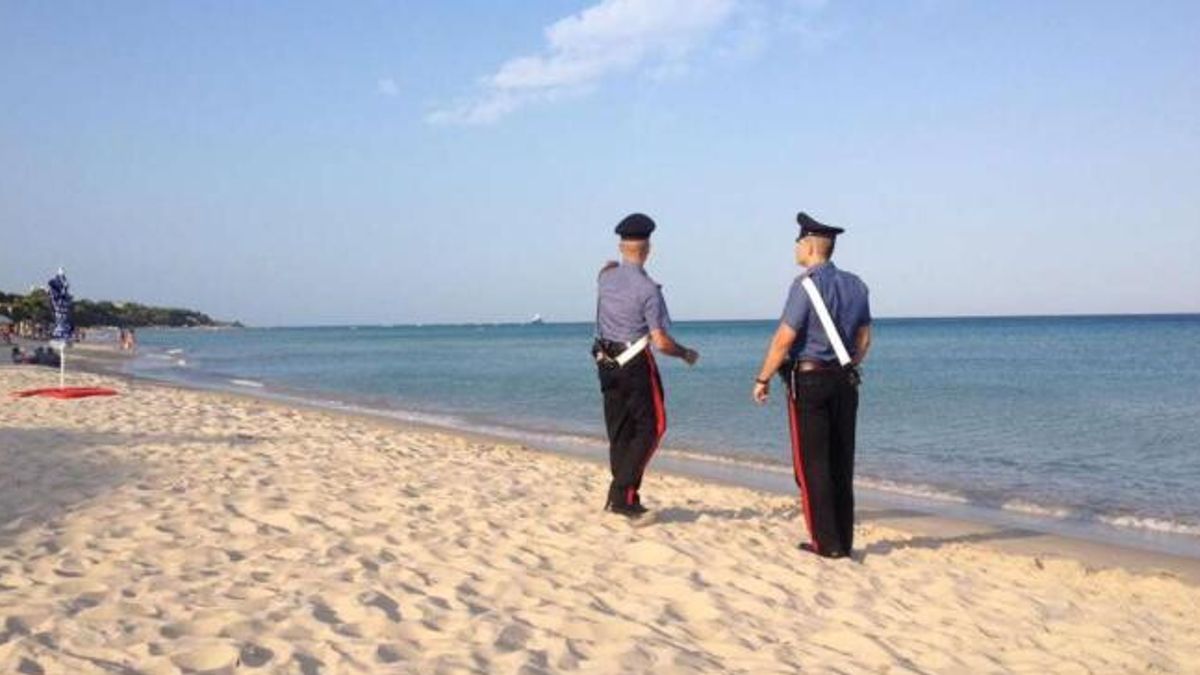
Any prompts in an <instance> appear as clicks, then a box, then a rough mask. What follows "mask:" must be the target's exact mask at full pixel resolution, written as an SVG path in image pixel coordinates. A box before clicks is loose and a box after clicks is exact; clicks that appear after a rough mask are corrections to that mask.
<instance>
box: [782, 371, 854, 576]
mask: <svg viewBox="0 0 1200 675" xmlns="http://www.w3.org/2000/svg"><path fill="white" fill-rule="evenodd" d="M788 389H789V393H790V394H791V395H790V396H789V397H788V422H789V426H790V429H791V436H792V469H793V472H794V473H795V477H796V485H797V486H799V488H800V498H801V500H802V501H803V503H804V517H805V521H806V524H807V525H808V533H809V537H810V538H811V540H812V546H813V548H814V549H815V550H816V551H817V553H820V554H822V555H831V554H848V553H849V552H850V548H851V546H853V545H854V432H855V424H856V421H857V417H858V387H857V386H855V385H854V384H853V383H852V382H851V380H850V377H849V376H848V375H847V374H846V373H845V372H843V371H842V370H840V369H837V368H832V369H828V370H815V371H810V372H796V373H794V374H792V377H791V381H790V382H789V383H788Z"/></svg>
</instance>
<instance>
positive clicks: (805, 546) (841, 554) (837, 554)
mask: <svg viewBox="0 0 1200 675" xmlns="http://www.w3.org/2000/svg"><path fill="white" fill-rule="evenodd" d="M799 549H800V550H801V551H805V552H807V553H811V554H813V555H819V556H821V557H822V558H829V559H831V560H833V559H837V558H845V557H846V556H848V555H850V554H849V553H847V552H845V551H830V552H829V553H822V552H820V551H818V550H817V549H816V548H815V547H814V546H813V545H812V544H810V543H808V542H807V541H802V542H800V546H799Z"/></svg>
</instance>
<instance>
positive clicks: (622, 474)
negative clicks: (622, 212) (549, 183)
mask: <svg viewBox="0 0 1200 675" xmlns="http://www.w3.org/2000/svg"><path fill="white" fill-rule="evenodd" d="M654 228H655V225H654V221H653V220H651V219H650V217H649V216H646V215H643V214H641V213H634V214H631V215H629V216H626V217H625V218H624V219H623V220H621V222H620V223H619V224H618V225H617V227H616V233H617V234H618V235H620V236H621V243H620V246H619V250H620V252H621V261H620V263H617V262H614V261H610V262H609V263H607V264H606V265H605V266H604V268H603V269H601V270H600V277H599V280H598V283H597V285H598V287H599V297H598V300H597V304H596V341H595V344H594V345H593V347H592V355H593V356H594V357H595V359H596V365H597V368H598V370H599V375H600V391H601V393H603V395H604V424H605V426H606V427H607V429H608V442H609V450H608V456H609V464H610V466H611V469H612V483H611V484H610V485H609V488H608V499H607V501H606V502H605V504H604V506H605V508H606V509H609V510H611V511H612V512H613V513H617V514H621V515H623V516H628V517H631V518H636V517H638V516H641V515H642V514H643V513H645V512H646V508H645V507H644V506H642V502H641V497H640V495H639V490H640V489H641V486H642V476H643V474H644V473H645V471H646V465H647V464H649V463H650V458H651V456H653V455H654V451H655V450H656V449H658V444H659V441H661V440H662V436H663V434H664V433H665V432H666V430H667V414H666V404H665V400H664V396H663V387H662V378H661V377H660V376H659V373H658V365H657V364H656V363H655V361H654V354H653V353H652V352H651V350H650V347H651V346H653V347H654V349H657V350H658V351H659V352H661V353H663V354H666V355H667V356H675V357H678V358H680V359H683V360H684V361H685V362H687V364H688V365H689V366H690V365H693V364H695V363H696V360H697V359H699V358H700V354H699V353H698V352H696V350H694V349H689V348H687V347H684V346H683V345H681V344H679V343H678V342H676V341H675V340H674V338H672V337H671V334H670V332H669V331H670V328H671V317H670V314H668V313H667V303H666V301H664V300H663V294H662V287H661V286H659V285H658V284H657V283H655V282H654V280H653V279H651V278H650V276H649V275H648V274H646V270H645V264H646V259H647V258H649V257H650V234H651V233H652V232H654Z"/></svg>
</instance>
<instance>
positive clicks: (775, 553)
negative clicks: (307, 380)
mask: <svg viewBox="0 0 1200 675" xmlns="http://www.w3.org/2000/svg"><path fill="white" fill-rule="evenodd" d="M56 379H57V378H56V374H55V373H53V372H52V371H50V370H49V369H38V368H33V367H18V366H0V391H3V392H4V393H5V395H4V397H3V399H2V400H0V465H2V466H3V467H4V470H3V472H2V473H0V671H3V672H23V673H39V672H44V673H60V672H146V673H173V672H301V673H316V672H329V673H335V672H413V673H434V672H447V673H449V672H489V673H490V672H498V673H508V672H511V673H517V672H527V673H535V672H568V671H578V672H596V673H627V672H745V673H773V672H835V671H836V672H944V673H961V672H1027V673H1047V672H1054V673H1065V672H1081V673H1083V672H1104V673H1109V672H1139V673H1142V672H1189V671H1191V672H1194V671H1195V668H1196V667H1197V666H1196V664H1197V663H1200V630H1198V627H1200V623H1198V620H1197V618H1196V617H1197V616H1200V585H1198V582H1197V575H1196V567H1195V563H1194V561H1188V560H1186V559H1180V558H1171V557H1167V556H1159V557H1155V558H1151V559H1149V562H1147V559H1146V558H1144V557H1142V558H1138V557H1137V556H1132V557H1130V555H1129V554H1128V553H1124V552H1122V551H1120V550H1118V549H1116V548H1115V547H1112V548H1110V547H1105V546H1101V545H1096V544H1091V545H1087V546H1082V545H1081V546H1076V547H1072V546H1071V545H1070V543H1069V542H1067V543H1061V542H1060V543H1061V545H1058V546H1056V547H1050V548H1051V549H1053V550H1055V551H1059V552H1060V553H1058V554H1054V555H1047V554H1046V553H1045V550H1046V547H1045V545H1044V541H1043V544H1042V545H1041V548H1040V549H1039V548H1038V546H1039V545H1037V544H1023V543H1022V542H1020V541H1017V540H1019V539H1020V537H1019V536H1017V535H1014V534H1011V533H1006V532H1004V531H989V530H987V529H986V528H980V529H979V530H978V531H970V532H957V531H956V532H948V531H947V532H939V531H937V527H936V524H935V526H934V528H933V529H932V530H931V529H930V525H929V523H928V522H926V523H925V525H924V526H922V527H920V528H917V527H906V526H905V525H904V522H905V518H904V517H902V516H903V514H888V513H885V512H882V511H881V510H878V509H876V510H872V509H870V508H864V509H862V510H861V511H860V525H859V527H858V528H857V532H856V536H857V542H856V549H857V553H856V554H855V556H854V558H853V559H852V560H822V559H817V558H815V557H813V556H809V555H805V554H803V553H801V552H799V551H798V550H797V549H796V545H797V543H798V542H800V541H803V540H806V538H807V537H806V535H805V531H804V518H803V515H802V514H801V512H800V510H799V508H798V504H797V501H798V500H797V499H796V498H795V497H785V496H779V495H773V494H767V493H763V492H756V491H753V490H748V489H744V488H739V487H732V486H726V485H719V484H714V483H705V482H700V481H697V480H694V479H690V478H685V477H681V476H674V475H664V474H661V473H656V472H655V471H654V468H653V467H652V468H651V471H650V474H649V476H648V478H647V482H646V486H645V488H644V495H645V500H646V503H647V505H648V506H649V507H651V509H652V515H651V517H649V518H646V519H644V520H642V521H633V522H631V521H628V520H625V519H624V518H622V517H619V516H614V515H612V514H606V513H603V512H602V511H601V508H600V507H601V503H602V500H603V494H604V489H605V486H606V485H607V481H608V476H607V467H606V466H605V465H603V464H602V463H599V462H594V461H585V460H581V459H578V458H573V457H567V456H560V455H556V454H552V453H547V452H542V451H537V450H532V449H529V448H526V447H523V446H522V445H519V444H516V443H512V442H505V441H502V440H498V439H491V438H487V437H484V436H472V435H467V434H458V433H451V432H447V431H442V430H437V429H433V428H427V427H420V426H415V425H406V424H402V423H399V422H395V421H388V420H379V419H371V418H367V417H364V416H356V415H350V414H342V413H337V412H331V411H322V410H316V409H312V408H305V407H289V406H287V405H284V404H281V403H276V402H269V401H264V400H256V399H254V398H250V397H247V396H237V395H231V394H221V393H212V392H203V391H195V390H189V389H185V388H177V387H171V386H166V385H162V384H153V383H148V382H145V381H142V380H135V379H129V378H123V377H115V376H111V375H99V374H74V375H72V376H71V378H70V379H71V381H70V384H73V385H87V386H93V385H95V386H110V387H113V388H115V389H118V390H119V391H120V395H119V396H117V397H112V398H93V399H83V400H77V401H56V400H49V399H40V398H32V399H15V398H11V397H9V396H8V395H7V394H8V393H9V392H12V391H16V390H20V389H26V388H32V387H41V386H53V385H55V384H57V382H56ZM1072 551H1074V553H1072ZM1130 560H1132V561H1133V562H1127V561H1130Z"/></svg>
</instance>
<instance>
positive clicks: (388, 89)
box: [375, 77, 400, 97]
mask: <svg viewBox="0 0 1200 675" xmlns="http://www.w3.org/2000/svg"><path fill="white" fill-rule="evenodd" d="M375 92H376V93H377V94H379V95H380V96H388V97H392V96H399V95H400V86H399V85H397V84H396V81H395V80H393V79H392V78H390V77H382V78H380V79H379V81H378V82H377V83H376V84H375Z"/></svg>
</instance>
